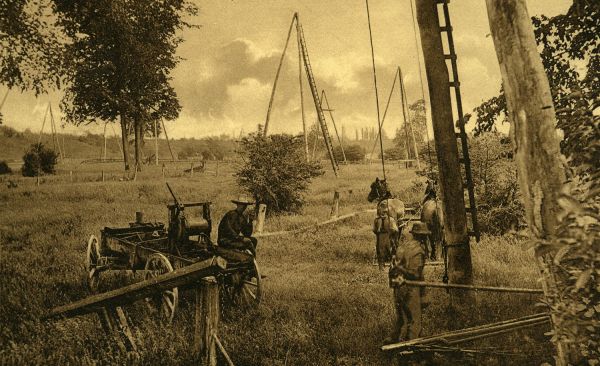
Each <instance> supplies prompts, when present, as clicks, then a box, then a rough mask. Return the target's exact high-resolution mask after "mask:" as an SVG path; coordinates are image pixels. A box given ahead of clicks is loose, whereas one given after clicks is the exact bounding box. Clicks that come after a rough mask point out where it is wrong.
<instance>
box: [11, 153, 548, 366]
mask: <svg viewBox="0 0 600 366" xmlns="http://www.w3.org/2000/svg"><path fill="white" fill-rule="evenodd" d="M187 167H189V165H188V166H184V165H181V166H169V167H168V169H167V177H168V179H167V180H168V181H169V182H170V183H172V186H173V187H174V189H175V190H176V191H177V193H178V195H179V196H180V198H181V199H182V200H184V201H191V200H194V201H195V200H210V201H212V202H213V218H214V219H217V220H218V219H219V218H220V217H221V215H222V214H223V213H224V212H225V211H226V210H228V209H230V208H231V207H232V205H231V203H229V199H230V198H232V197H233V196H235V195H237V193H239V189H238V187H237V186H236V184H235V179H234V178H233V177H232V174H231V172H232V169H233V168H232V167H231V166H220V167H219V174H218V176H217V175H216V174H215V170H216V165H215V166H213V165H209V166H208V168H207V169H208V170H209V172H208V173H205V174H195V175H194V176H193V177H190V176H189V174H188V175H185V174H183V173H182V169H184V168H187ZM119 169H120V166H119V165H116V164H103V165H80V164H78V163H76V162H72V163H71V164H70V165H63V166H59V172H60V173H61V175H60V176H57V177H49V178H46V179H45V180H43V181H42V182H41V184H40V185H39V186H37V185H36V184H35V180H34V179H25V178H19V179H17V180H18V184H19V186H18V187H17V188H14V189H8V188H7V187H6V184H2V185H0V207H1V209H0V327H1V328H0V329H1V334H0V365H5V364H9V365H13V364H15V365H32V364H47V365H66V364H72V365H110V364H156V365H158V364H161V365H165V364H192V363H194V359H193V356H192V355H191V353H190V350H191V341H192V338H193V328H192V319H193V310H192V305H193V296H192V294H187V295H186V294H184V295H183V297H182V298H181V301H180V305H181V306H180V308H179V312H178V314H177V315H176V317H175V321H174V323H173V325H172V326H170V327H162V326H159V325H158V324H157V323H156V322H155V321H153V319H151V318H149V317H146V316H145V315H146V314H145V313H144V312H143V311H144V310H143V309H141V308H140V307H139V306H136V305H133V306H130V307H126V309H125V310H126V311H128V313H129V314H130V315H132V316H133V318H134V323H135V324H134V326H135V329H136V333H137V334H138V339H139V340H141V341H142V342H143V344H142V345H141V348H140V349H141V352H140V354H139V356H137V357H133V356H131V355H130V356H127V355H123V354H121V353H120V352H119V351H118V349H117V348H116V347H115V346H114V345H113V344H112V343H111V342H109V341H108V340H107V339H106V338H105V337H104V335H103V333H102V331H101V328H100V324H99V322H98V320H97V318H96V317H95V316H84V317H80V318H75V319H68V320H61V321H48V322H41V321H40V320H39V318H40V317H41V316H42V315H43V314H44V313H45V312H47V311H48V310H49V309H50V308H52V307H54V306H57V305H62V304H65V303H67V302H70V301H74V300H78V299H81V298H83V297H85V296H86V295H88V294H89V292H88V290H87V288H86V286H85V274H84V268H83V263H84V257H85V242H86V241H87V238H88V237H89V235H90V234H96V235H98V234H99V231H100V229H101V228H103V227H104V226H126V225H127V223H128V222H130V221H133V218H134V212H135V211H138V210H142V211H144V212H145V216H146V218H147V220H149V221H163V222H164V221H166V220H167V217H166V216H167V212H166V208H165V205H166V204H167V203H169V202H170V200H171V198H170V196H169V193H168V191H167V189H166V187H165V185H164V181H163V179H162V173H161V170H160V168H158V167H153V168H147V169H146V171H144V172H142V173H141V174H139V175H138V177H137V180H136V181H120V179H122V178H123V174H122V173H121V172H120V170H119ZM377 169H378V167H377V166H376V165H373V166H367V165H360V166H358V165H357V166H345V167H343V168H342V172H341V174H342V177H343V178H338V179H335V178H334V177H333V176H332V175H331V174H330V173H328V174H326V175H325V176H323V177H321V178H319V179H317V180H316V181H315V182H314V183H313V184H312V185H311V189H310V193H309V195H308V196H307V197H308V205H307V206H306V208H305V210H304V213H303V214H302V215H296V216H280V217H274V218H268V219H267V223H266V231H277V230H284V229H289V228H294V227H299V226H303V225H306V224H309V223H315V222H318V221H322V220H325V219H326V218H327V217H328V214H329V211H330V204H331V200H332V196H333V191H334V189H336V188H337V189H338V190H339V191H340V192H341V203H340V214H344V213H349V212H353V211H358V210H363V209H367V208H373V206H372V204H369V203H368V202H367V201H366V195H367V193H368V187H369V183H370V182H371V181H372V180H373V179H374V177H375V176H376V175H377V174H378V173H379V171H378V170H377ZM101 170H104V171H105V174H106V177H105V178H106V180H107V181H105V182H101V181H99V180H100V177H101V175H100V171H101ZM388 170H389V173H388V179H389V181H390V182H391V183H392V185H391V188H392V189H393V191H394V192H395V193H398V194H399V195H400V197H401V198H403V199H404V200H406V201H407V202H409V203H410V202H411V201H416V200H417V199H418V192H417V189H415V188H411V187H413V186H414V184H413V180H414V179H416V177H415V175H414V173H413V172H412V171H409V170H405V169H401V168H399V167H397V166H390V167H389V168H388ZM69 171H74V173H73V176H74V178H73V179H72V181H71V177H70V175H69V174H68V172H69ZM109 177H110V178H109ZM371 215H372V214H364V215H361V216H358V217H354V218H352V219H349V220H347V221H343V222H340V223H338V224H337V225H335V226H328V227H324V228H321V229H319V230H316V231H309V232H305V233H302V234H298V235H293V236H281V237H271V238H264V239H262V240H261V241H260V242H259V247H258V262H259V265H260V266H261V270H262V272H263V274H264V275H266V276H267V278H265V279H264V282H263V283H264V297H263V302H262V303H261V305H260V307H259V308H258V309H256V310H252V311H250V312H247V313H243V314H235V313H233V314H229V315H228V317H227V318H225V319H223V321H222V323H221V329H220V334H221V338H222V339H223V342H224V345H225V347H226V348H227V350H228V351H229V354H230V355H231V356H232V358H233V360H234V362H235V364H236V365H377V364H381V365H385V364H389V362H390V359H389V358H387V356H386V355H383V354H381V353H380V352H379V346H380V345H381V344H382V342H383V340H384V339H385V338H386V336H387V335H388V333H389V331H390V330H391V324H392V320H393V308H392V297H391V296H392V295H391V290H390V289H389V288H388V286H387V274H386V273H385V272H379V271H378V270H377V267H376V266H373V265H372V264H371V263H372V262H371V261H372V257H373V251H374V235H373V233H372V232H371V231H370V225H371V222H372V219H373V217H372V216H371ZM472 251H473V260H474V268H475V281H476V283H481V284H488V285H512V286H519V287H534V286H537V285H538V284H537V281H536V279H537V271H536V268H535V265H534V261H533V259H532V257H531V256H530V254H528V253H526V252H523V251H522V250H521V243H520V242H518V241H517V240H516V239H513V238H511V237H501V238H499V237H484V239H483V240H482V241H481V242H480V243H477V244H476V243H473V244H472ZM137 276H138V277H139V274H138V275H137ZM441 276H442V269H441V268H439V267H437V268H436V267H426V278H427V279H428V280H433V281H439V280H441ZM105 278H106V277H105ZM136 280H139V278H132V277H131V275H125V274H115V275H113V276H111V277H110V278H107V279H106V282H105V284H104V288H105V289H106V288H108V287H110V286H117V285H118V284H119V283H124V282H130V281H136ZM431 291H432V297H433V304H432V305H431V306H430V307H429V308H427V309H426V311H425V315H424V332H423V333H424V334H426V335H429V334H435V333H438V332H441V331H444V330H448V329H455V328H457V327H458V326H459V325H461V324H460V323H463V325H472V324H483V323H485V322H488V321H495V320H502V319H508V318H511V317H517V316H519V315H526V314H531V313H533V312H538V311H540V309H536V307H535V304H536V303H537V302H539V299H538V298H536V297H535V296H533V295H509V294H491V293H482V294H478V295H475V296H474V297H473V302H472V303H471V304H469V305H467V306H465V307H464V308H461V309H458V308H457V307H456V306H449V304H450V297H449V295H448V294H447V293H446V292H445V291H444V290H431ZM547 330H548V329H546V328H539V329H533V330H528V331H521V332H518V333H514V334H510V335H505V336H500V337H498V338H495V339H491V340H486V341H481V342H479V343H477V344H475V345H473V347H497V348H499V349H502V350H508V351H510V352H514V353H517V354H518V355H517V356H510V357H497V356H487V355H480V356H475V357H471V358H464V357H459V358H448V357H436V358H435V361H436V363H438V364H442V365H445V364H448V365H450V364H486V365H488V364H490V365H494V364H519V365H527V364H531V365H539V364H541V363H543V362H551V361H552V358H551V352H552V349H551V347H550V344H549V342H548V339H547V338H546V337H545V336H544V335H543V333H544V332H546V331H547ZM457 357H458V356H457Z"/></svg>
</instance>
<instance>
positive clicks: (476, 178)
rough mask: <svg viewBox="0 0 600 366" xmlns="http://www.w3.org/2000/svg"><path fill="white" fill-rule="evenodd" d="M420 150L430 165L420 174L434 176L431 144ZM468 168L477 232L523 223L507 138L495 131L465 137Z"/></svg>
mask: <svg viewBox="0 0 600 366" xmlns="http://www.w3.org/2000/svg"><path fill="white" fill-rule="evenodd" d="M430 150H431V152H428V151H427V147H426V146H425V147H424V148H422V149H421V150H420V151H419V152H420V157H421V161H425V162H428V161H429V158H428V155H429V153H431V162H432V163H433V167H432V168H425V169H424V170H423V171H421V172H417V173H418V174H420V175H424V176H426V177H427V178H429V179H433V180H437V179H438V168H437V158H436V153H435V146H434V144H433V143H432V144H431V145H430ZM469 155H470V159H471V171H472V174H473V183H474V185H475V202H476V204H477V207H478V211H477V213H478V219H479V228H480V231H482V232H485V233H489V234H492V235H501V234H505V233H507V232H509V231H511V230H514V229H519V228H520V226H521V225H522V224H523V223H524V222H525V218H524V216H525V210H524V208H523V203H522V202H521V199H520V196H519V194H520V193H519V185H518V182H517V167H516V165H515V163H514V161H513V151H512V145H511V142H510V139H509V138H508V137H507V136H505V135H502V134H500V133H496V132H488V133H483V134H481V135H478V136H475V137H473V136H471V137H470V138H469Z"/></svg>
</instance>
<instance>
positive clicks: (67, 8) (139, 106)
mask: <svg viewBox="0 0 600 366" xmlns="http://www.w3.org/2000/svg"><path fill="white" fill-rule="evenodd" d="M197 12H198V8H197V7H196V6H195V5H194V4H192V3H191V2H188V1H185V0H160V1H158V0H144V1H127V0H85V1H70V0H40V1H31V0H0V19H2V21H1V22H0V35H1V37H0V83H2V84H4V85H6V86H7V87H8V88H10V89H13V88H15V89H19V90H21V91H33V92H34V93H35V94H36V95H39V94H44V93H47V92H49V91H52V90H57V89H60V90H62V91H63V99H62V101H61V109H62V110H63V112H64V114H65V119H66V121H67V122H69V123H73V124H75V125H77V126H80V125H87V124H90V123H95V122H96V121H97V120H102V121H106V122H109V123H119V124H120V127H121V135H122V145H123V159H124V168H125V170H129V168H130V165H131V162H130V160H129V155H130V154H129V151H128V145H129V144H128V136H130V135H133V140H134V154H133V156H134V165H135V167H136V169H141V165H142V155H141V150H142V145H143V140H144V136H146V135H154V134H157V133H159V131H160V130H161V128H160V126H161V123H160V122H161V121H162V120H167V121H169V120H174V119H176V118H177V117H178V116H179V112H180V111H181V105H180V103H179V100H178V98H177V94H176V93H175V90H174V89H173V87H172V85H171V81H172V75H171V71H172V70H173V69H174V67H175V66H176V65H177V64H178V63H179V62H180V61H181V58H180V57H178V56H177V55H176V50H177V46H178V45H179V44H180V43H181V42H182V41H183V39H182V38H181V36H180V35H179V32H180V31H181V30H183V29H184V28H190V27H196V26H195V25H193V24H191V23H189V22H188V20H187V19H190V18H191V17H193V16H194V15H196V14H197Z"/></svg>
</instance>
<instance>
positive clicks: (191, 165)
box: [190, 161, 194, 178]
mask: <svg viewBox="0 0 600 366" xmlns="http://www.w3.org/2000/svg"><path fill="white" fill-rule="evenodd" d="M193 176H194V162H193V161H192V162H191V163H190V178H192V177H193Z"/></svg>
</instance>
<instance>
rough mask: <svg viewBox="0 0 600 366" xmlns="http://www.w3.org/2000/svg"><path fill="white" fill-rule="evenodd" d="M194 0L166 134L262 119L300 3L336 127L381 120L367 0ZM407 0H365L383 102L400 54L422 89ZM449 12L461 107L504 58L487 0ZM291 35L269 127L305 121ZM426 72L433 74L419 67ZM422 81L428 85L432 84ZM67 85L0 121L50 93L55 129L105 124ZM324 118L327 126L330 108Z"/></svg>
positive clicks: (396, 104) (542, 10) (40, 104)
mask: <svg viewBox="0 0 600 366" xmlns="http://www.w3.org/2000/svg"><path fill="white" fill-rule="evenodd" d="M195 1H196V3H197V5H198V7H199V10H200V11H199V15H198V16H197V17H195V18H193V19H191V21H192V22H194V23H195V24H198V25H200V28H198V29H187V30H185V31H183V38H184V40H185V41H184V43H182V44H181V45H180V46H179V49H178V55H179V56H181V57H182V58H183V59H184V60H182V61H181V63H180V64H179V65H178V66H177V67H176V69H175V70H173V80H172V84H173V86H174V88H175V90H176V92H177V95H178V96H179V99H180V102H181V105H182V112H181V113H180V116H179V118H178V119H176V120H174V121H167V122H166V123H167V124H166V126H167V131H168V134H169V137H171V138H181V137H188V138H189V137H196V138H198V137H203V136H214V135H221V134H227V135H231V136H239V135H240V134H241V133H243V134H246V133H249V132H252V131H255V130H256V128H257V125H258V124H259V123H262V124H264V121H265V117H266V112H267V107H268V103H269V98H270V95H271V89H272V85H273V80H274V77H275V72H276V70H277V64H278V62H279V58H280V57H281V52H282V50H283V46H284V44H285V39H286V36H287V32H288V29H289V26H290V23H291V20H292V16H293V14H294V12H298V13H299V16H300V22H301V24H302V27H303V29H304V35H305V39H306V43H307V48H308V54H309V56H310V62H311V65H312V69H313V73H314V76H315V80H316V84H317V87H318V88H319V90H321V89H324V90H325V91H326V94H327V98H328V100H329V103H330V106H331V108H332V109H333V112H332V113H333V117H334V118H335V123H336V125H337V128H338V130H341V129H342V126H343V127H344V130H345V133H346V136H347V137H348V138H350V139H353V138H354V136H355V131H356V130H357V129H361V128H363V127H369V128H371V127H376V126H377V106H376V102H375V91H374V87H373V74H372V64H371V48H370V43H369V30H368V22H367V14H366V6H365V1H364V0H327V1H322V0H295V1H292V0H286V1H282V0H202V1H200V0H195ZM410 1H411V0H399V1H398V0H396V1H391V0H370V1H369V10H370V15H371V26H372V31H373V42H374V51H375V60H376V68H377V81H378V92H379V103H380V108H381V113H382V114H383V110H384V108H385V105H386V102H387V100H388V97H389V95H390V88H391V84H392V80H393V77H394V73H395V72H396V69H397V67H398V66H400V67H401V69H402V72H403V74H404V78H403V79H404V83H405V88H406V95H407V99H408V101H409V103H411V102H414V101H415V100H417V99H420V98H421V90H422V89H421V83H420V77H419V61H418V60H419V59H422V58H421V56H420V55H419V56H418V49H417V47H416V46H415V39H414V32H413V20H412V15H411V6H410ZM413 1H414V0H413ZM570 3H571V2H570V1H569V0H527V4H528V8H529V13H530V15H538V14H544V15H547V16H553V15H556V14H560V13H564V12H565V11H566V10H567V8H568V6H569V5H570ZM450 13H451V19H452V23H453V28H454V33H453V34H454V39H455V46H456V52H457V55H458V69H459V77H460V80H461V91H462V99H463V109H464V111H465V112H470V111H472V110H473V108H475V107H476V106H478V105H479V104H480V103H481V102H482V101H484V100H486V99H487V98H489V97H492V96H494V95H496V94H497V93H498V91H499V88H500V70H499V66H498V61H497V58H496V54H495V51H494V46H493V41H492V38H491V36H490V35H489V33H490V31H489V23H488V19H487V13H486V9H485V1H483V0H455V1H452V2H451V3H450ZM295 37H296V34H295V30H294V31H293V33H292V39H291V40H290V45H289V48H288V51H287V53H286V58H285V60H284V64H283V68H282V71H281V75H280V78H279V82H278V85H277V91H276V93H275V99H274V103H273V109H272V114H271V119H270V125H269V132H270V133H282V132H286V133H298V132H301V131H302V119H301V112H300V111H301V108H300V93H299V82H298V75H299V74H298V49H297V44H296V38H295ZM421 62H422V60H421ZM303 78H304V80H303V81H304V101H305V110H306V112H307V118H306V120H307V124H309V125H313V124H314V123H315V121H316V114H315V112H314V110H315V107H314V103H313V102H312V97H311V96H310V91H309V89H308V85H307V83H306V78H305V76H303ZM423 82H424V83H426V82H427V81H426V80H425V75H424V72H423ZM424 89H425V93H427V86H426V85H425V86H424ZM5 92H6V88H5V87H0V95H1V96H4V93H5ZM61 95H62V94H61V92H60V91H55V92H52V93H50V94H48V95H40V96H38V97H37V98H36V97H35V96H34V95H33V94H32V93H20V92H18V91H11V92H10V93H9V95H8V98H7V100H6V103H5V105H4V107H3V109H2V113H3V114H4V124H5V125H7V126H11V127H13V128H16V129H17V130H25V129H26V128H29V129H31V130H32V131H36V132H37V131H39V129H40V128H41V126H42V121H43V118H44V114H45V112H46V109H47V105H48V103H51V105H52V108H53V112H54V116H55V119H56V120H57V121H59V120H60V121H61V122H60V124H62V125H64V127H63V128H62V129H61V128H59V130H62V131H65V132H69V133H85V132H88V131H89V132H93V133H102V130H103V122H102V121H99V122H98V124H97V125H91V126H88V127H75V126H72V125H69V124H65V123H64V121H62V113H61V112H60V110H59V102H60V99H61ZM425 95H426V98H425V99H426V100H427V98H428V97H427V94H425ZM328 124H329V129H330V130H332V126H331V121H330V120H328ZM401 124H402V110H401V103H400V95H399V94H398V91H397V90H396V91H395V92H394V94H393V95H392V99H391V103H390V109H389V112H388V116H387V117H386V122H385V125H384V129H385V130H386V133H387V134H388V135H389V136H393V134H394V131H395V129H396V128H399V127H401ZM471 124H472V123H471ZM503 129H506V130H507V129H508V128H507V127H506V126H504V127H503ZM115 130H116V131H118V128H115ZM46 131H49V127H48V124H46ZM108 131H109V132H108V133H109V134H112V131H111V130H110V129H109V130H108Z"/></svg>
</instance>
